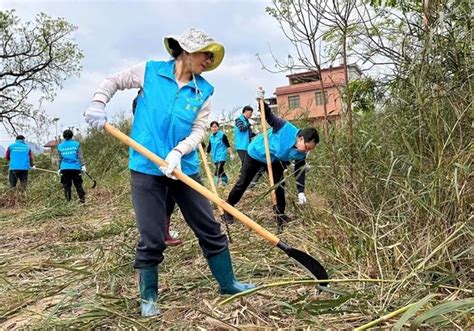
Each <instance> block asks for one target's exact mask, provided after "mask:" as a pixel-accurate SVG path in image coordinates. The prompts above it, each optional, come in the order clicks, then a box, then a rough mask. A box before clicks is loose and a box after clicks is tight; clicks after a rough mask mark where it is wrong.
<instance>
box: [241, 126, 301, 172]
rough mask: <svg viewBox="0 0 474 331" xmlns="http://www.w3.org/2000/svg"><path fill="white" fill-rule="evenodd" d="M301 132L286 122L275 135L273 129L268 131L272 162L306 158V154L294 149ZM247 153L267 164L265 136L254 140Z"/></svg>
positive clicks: (260, 135) (259, 136)
mask: <svg viewBox="0 0 474 331" xmlns="http://www.w3.org/2000/svg"><path fill="white" fill-rule="evenodd" d="M299 130H300V129H298V128H297V127H296V126H294V125H293V124H291V123H290V122H286V123H285V125H283V126H282V128H281V129H280V130H278V132H277V133H275V134H274V133H273V130H272V129H270V130H268V132H267V136H268V145H269V149H270V158H271V160H272V162H275V161H291V160H301V159H304V158H305V157H306V153H301V152H299V151H298V150H297V149H296V148H295V147H294V146H295V142H296V137H297V136H298V131H299ZM247 152H248V153H249V155H250V157H252V158H253V159H255V160H257V161H260V162H263V163H267V159H266V158H265V145H264V142H263V134H259V135H258V136H257V137H256V138H254V140H253V141H252V142H251V143H250V144H249V147H248V150H247Z"/></svg>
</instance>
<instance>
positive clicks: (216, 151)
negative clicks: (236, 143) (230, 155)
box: [209, 130, 227, 163]
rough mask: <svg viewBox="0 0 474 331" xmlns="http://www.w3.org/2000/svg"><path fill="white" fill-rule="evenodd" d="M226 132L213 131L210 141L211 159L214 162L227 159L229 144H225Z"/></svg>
mask: <svg viewBox="0 0 474 331" xmlns="http://www.w3.org/2000/svg"><path fill="white" fill-rule="evenodd" d="M223 137H224V132H222V131H220V130H219V131H217V132H216V135H214V134H213V133H211V136H210V137H209V141H210V142H211V159H212V162H213V163H216V162H220V161H227V146H226V145H225V144H224V141H223V140H222V138H223Z"/></svg>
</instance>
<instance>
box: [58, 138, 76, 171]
mask: <svg viewBox="0 0 474 331" xmlns="http://www.w3.org/2000/svg"><path fill="white" fill-rule="evenodd" d="M79 146H80V144H79V142H78V141H75V140H65V141H63V142H62V143H60V144H59V145H58V153H59V154H61V157H62V160H61V164H60V165H59V168H60V169H61V170H81V162H80V161H79V155H78V151H79Z"/></svg>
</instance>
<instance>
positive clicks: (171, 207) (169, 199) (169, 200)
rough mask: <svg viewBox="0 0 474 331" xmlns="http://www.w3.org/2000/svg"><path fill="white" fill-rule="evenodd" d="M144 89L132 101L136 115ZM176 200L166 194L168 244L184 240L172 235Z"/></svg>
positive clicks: (176, 243)
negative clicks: (139, 97) (172, 217)
mask: <svg viewBox="0 0 474 331" xmlns="http://www.w3.org/2000/svg"><path fill="white" fill-rule="evenodd" d="M141 92H142V90H138V93H137V96H136V97H135V98H134V99H133V101H132V113H133V115H135V111H136V109H137V102H138V96H139V95H140V93H141ZM175 205H176V202H175V201H174V200H173V197H172V196H171V194H166V226H165V244H166V246H169V247H170V246H179V245H181V244H182V243H183V241H182V240H180V239H178V238H176V237H173V236H172V235H171V231H170V228H171V216H172V215H173V211H174V207H175Z"/></svg>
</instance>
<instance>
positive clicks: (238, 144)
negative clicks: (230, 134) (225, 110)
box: [234, 114, 250, 150]
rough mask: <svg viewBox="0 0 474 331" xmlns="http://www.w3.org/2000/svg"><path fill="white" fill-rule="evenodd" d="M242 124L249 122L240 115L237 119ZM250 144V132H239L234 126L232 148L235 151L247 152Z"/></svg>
mask: <svg viewBox="0 0 474 331" xmlns="http://www.w3.org/2000/svg"><path fill="white" fill-rule="evenodd" d="M238 118H239V119H240V120H241V121H242V122H244V123H248V122H249V120H248V119H247V118H246V117H245V116H244V115H243V114H242V115H240V116H239V117H238ZM249 143H250V132H249V130H245V131H244V132H242V131H240V130H239V128H238V127H237V125H235V126H234V148H235V149H236V150H247V147H248V146H249Z"/></svg>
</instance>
